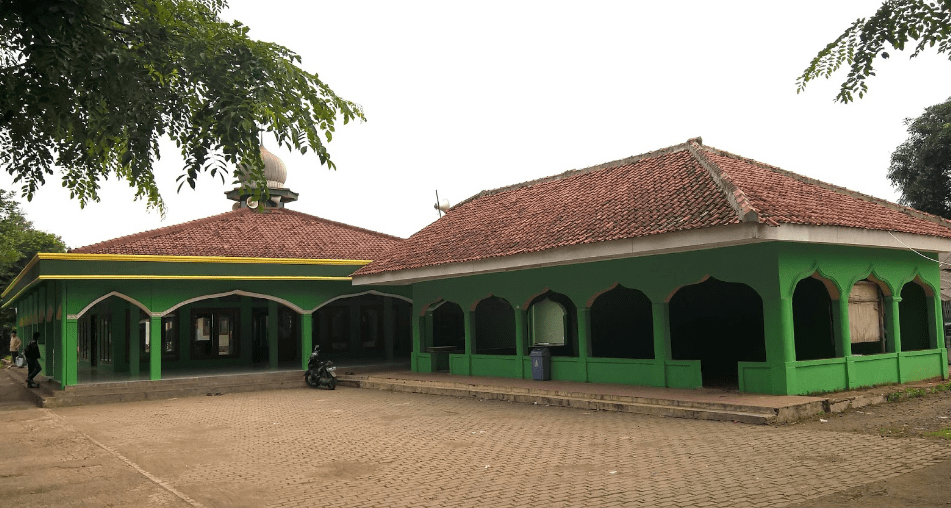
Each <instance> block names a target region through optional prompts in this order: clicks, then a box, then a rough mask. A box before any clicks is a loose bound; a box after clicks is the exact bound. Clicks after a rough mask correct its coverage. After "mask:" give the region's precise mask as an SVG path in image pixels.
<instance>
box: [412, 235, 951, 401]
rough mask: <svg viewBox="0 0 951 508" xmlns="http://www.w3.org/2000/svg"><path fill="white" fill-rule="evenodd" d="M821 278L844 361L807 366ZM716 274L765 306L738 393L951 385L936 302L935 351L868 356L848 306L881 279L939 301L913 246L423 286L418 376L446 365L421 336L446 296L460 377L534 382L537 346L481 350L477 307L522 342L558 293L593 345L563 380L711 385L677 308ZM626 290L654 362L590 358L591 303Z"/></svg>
mask: <svg viewBox="0 0 951 508" xmlns="http://www.w3.org/2000/svg"><path fill="white" fill-rule="evenodd" d="M817 272H818V273H819V274H820V275H821V276H823V277H825V278H826V280H827V281H828V283H829V284H831V286H832V287H833V288H834V291H835V292H836V294H834V295H832V299H831V307H832V312H831V314H832V315H833V320H834V322H833V323H832V325H833V328H835V330H834V333H835V340H836V348H835V349H836V351H837V357H836V358H831V359H819V360H808V361H797V360H796V340H795V324H794V322H795V320H794V315H793V295H794V292H795V289H796V285H797V283H798V282H799V281H800V280H802V279H803V278H805V277H809V276H811V275H812V274H813V273H817ZM708 276H709V277H713V278H716V279H718V280H720V281H725V282H734V283H742V284H746V285H748V286H749V287H750V288H752V289H753V290H754V291H755V292H756V294H757V295H758V296H759V298H760V299H761V301H762V307H763V309H762V314H763V320H764V325H763V326H764V330H763V335H764V344H763V348H764V349H765V358H766V359H765V361H762V362H749V361H740V362H739V363H738V364H737V377H738V379H739V388H740V389H741V390H743V391H749V392H760V393H775V394H786V393H788V394H802V393H810V392H817V391H831V390H838V389H846V388H854V387H859V386H868V385H873V384H880V383H886V382H897V381H908V380H912V379H924V378H929V377H937V376H941V377H945V378H946V377H947V368H946V358H947V351H946V350H944V346H943V341H936V330H941V329H942V327H941V313H940V308H939V302H938V301H937V299H936V298H934V297H932V296H929V300H928V318H927V319H928V322H927V323H926V324H925V326H926V327H927V328H928V330H929V333H930V334H931V337H930V341H931V342H930V349H928V350H925V351H915V352H892V353H887V354H881V355H872V356H863V357H858V356H853V355H852V353H851V347H850V342H849V338H848V333H849V332H848V316H847V314H848V306H847V299H845V300H844V302H840V301H839V300H838V299H839V294H845V295H848V292H849V291H850V290H851V287H852V285H853V284H855V282H857V281H859V280H862V279H865V278H867V277H872V278H874V279H876V280H878V281H880V283H881V285H882V286H883V288H884V292H885V293H886V294H887V295H894V294H896V291H898V292H899V293H900V291H901V288H902V286H903V285H904V284H905V283H907V282H910V281H912V280H917V281H918V282H919V283H921V284H923V285H924V286H926V287H927V288H929V289H928V290H929V291H931V292H932V294H933V292H934V288H937V287H939V282H938V281H939V275H938V267H937V264H936V263H935V262H934V261H933V260H929V259H924V258H922V257H920V256H918V255H917V254H915V253H913V252H908V251H903V250H892V249H874V248H860V247H843V246H826V245H813V244H792V243H778V242H768V243H760V244H753V245H746V246H737V247H726V248H718V249H708V250H701V251H693V252H684V253H674V254H666V255H659V256H648V257H640V258H630V259H621V260H611V261H600V262H594V263H579V264H574V265H566V266H557V267H549V268H538V269H528V270H520V271H511V272H504V273H493V274H482V275H473V276H467V277H457V278H452V279H446V280H436V281H426V282H419V283H415V284H413V301H414V308H413V311H414V315H415V316H417V319H416V320H415V321H414V351H416V353H415V354H414V357H413V368H414V369H415V370H417V371H420V372H429V371H432V370H433V369H434V368H435V366H436V365H437V364H438V363H439V362H437V361H436V360H435V355H433V354H430V353H427V352H425V351H426V348H427V347H429V346H431V343H429V341H430V340H431V334H427V333H421V332H420V330H423V331H424V332H425V329H426V327H427V326H428V325H427V322H426V317H425V316H426V309H427V307H428V306H429V305H430V304H433V303H435V302H439V301H441V300H447V301H451V302H454V303H457V304H459V305H460V306H461V307H462V308H463V310H464V311H465V314H466V321H467V326H466V331H467V338H466V344H467V349H466V354H452V355H449V362H448V363H449V369H450V372H452V373H456V374H462V375H486V376H502V377H521V378H530V377H531V369H530V363H529V359H528V357H527V354H528V350H527V346H526V345H525V344H527V341H524V340H523V341H520V342H519V347H518V350H517V351H516V354H514V355H503V356H497V355H476V354H472V349H471V342H472V338H471V335H472V333H473V326H472V324H471V323H472V322H473V321H474V317H473V316H474V309H475V306H476V305H477V304H478V303H479V302H480V301H481V300H482V299H484V298H486V297H488V296H490V295H491V296H496V297H499V298H503V299H505V300H507V301H508V302H509V303H511V304H512V306H513V308H514V309H515V312H516V323H517V324H516V334H517V335H518V336H520V337H521V336H524V334H525V330H524V328H525V327H524V322H525V318H526V315H525V312H526V309H525V307H526V305H527V304H528V303H529V302H530V301H531V300H532V299H533V298H534V297H536V296H538V295H540V294H542V293H544V292H546V291H554V292H557V293H560V294H563V295H566V296H567V297H568V298H570V299H571V301H572V302H573V303H574V305H575V306H576V308H577V309H578V310H577V313H578V319H577V322H578V337H579V343H580V344H582V345H583V347H581V351H579V353H580V354H579V355H578V357H576V358H575V357H559V356H557V355H556V356H553V359H552V367H551V373H552V379H561V380H572V381H588V382H603V383H622V384H644V385H652V386H669V387H680V388H691V387H698V386H700V385H701V383H702V370H701V369H702V365H701V362H700V361H697V360H673V359H672V357H671V348H672V346H671V336H670V319H671V316H670V313H669V309H668V302H669V300H670V298H671V297H672V295H674V294H675V292H676V291H677V290H678V289H679V288H680V287H682V286H686V285H691V284H696V283H698V282H700V281H702V280H704V279H705V278H706V277H708ZM916 278H917V279H916ZM616 284H620V285H621V286H624V287H626V288H631V289H636V290H638V291H640V292H642V293H643V294H644V295H645V296H646V297H647V298H648V299H649V300H650V302H651V306H652V313H651V314H652V320H653V323H652V324H653V336H654V337H653V340H654V358H653V359H643V360H633V359H619V358H592V357H589V354H588V353H589V344H588V339H589V336H590V329H591V325H590V319H591V318H590V314H591V313H590V310H589V309H590V305H591V304H592V302H594V301H595V299H596V297H597V296H598V295H599V294H601V293H603V292H605V291H607V290H609V289H611V288H612V287H613V286H615V285H616ZM892 301H893V300H889V303H888V304H887V305H886V307H887V308H886V316H885V319H886V322H887V323H888V328H889V330H891V331H892V332H891V333H892V334H893V335H895V337H894V339H896V340H897V339H898V337H897V336H898V335H899V334H898V332H897V331H894V330H897V329H898V328H899V327H898V326H896V325H895V315H896V314H898V312H897V311H896V312H892V311H891V309H892V308H897V303H898V301H900V299H899V300H894V304H892ZM843 313H844V314H845V316H844V317H843V315H842V314H843ZM675 319H676V317H675ZM898 319H900V317H899V318H898ZM801 335H802V334H801ZM896 343H897V342H896ZM675 345H676V344H675ZM943 362H944V363H943ZM519 367H521V368H519Z"/></svg>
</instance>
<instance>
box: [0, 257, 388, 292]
mask: <svg viewBox="0 0 951 508" xmlns="http://www.w3.org/2000/svg"><path fill="white" fill-rule="evenodd" d="M41 259H53V260H65V261H142V262H153V263H228V264H271V265H323V266H364V265H368V264H370V263H372V262H373V261H372V260H369V259H305V258H234V257H225V256H154V255H147V254H141V255H139V254H79V253H72V252H41V253H39V254H37V255H35V256H33V259H31V260H30V262H29V263H27V265H26V266H25V267H23V269H22V270H20V273H19V274H18V275H17V276H16V278H14V279H13V281H12V282H10V285H9V286H7V288H6V289H5V290H4V291H3V293H0V298H6V297H7V293H9V292H10V290H11V289H13V287H14V286H16V285H17V284H18V283H19V282H20V279H22V278H23V276H24V274H26V273H27V272H29V271H30V269H31V268H33V266H34V265H35V264H36V263H38V262H39V260H41ZM40 278H41V279H42V278H43V277H40ZM59 278H60V279H69V278H70V277H69V276H60V277H59ZM73 278H76V279H96V278H116V279H117V278H122V277H111V276H107V277H97V276H95V275H87V276H82V277H73ZM127 278H134V277H127ZM143 278H148V279H161V278H167V277H158V276H155V277H143ZM178 278H182V279H187V278H199V279H209V278H213V277H184V276H183V277H178ZM263 278H267V279H275V280H291V279H286V278H281V277H263ZM225 279H230V280H254V279H248V278H237V277H226V278H225ZM306 280H350V278H349V277H347V278H346V279H340V278H333V277H331V278H309V279H306ZM17 296H19V293H17Z"/></svg>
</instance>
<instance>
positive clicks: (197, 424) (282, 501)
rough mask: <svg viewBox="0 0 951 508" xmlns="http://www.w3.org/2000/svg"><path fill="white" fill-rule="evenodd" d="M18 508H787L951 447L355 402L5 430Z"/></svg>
mask: <svg viewBox="0 0 951 508" xmlns="http://www.w3.org/2000/svg"><path fill="white" fill-rule="evenodd" d="M0 432H2V434H3V435H4V436H20V441H21V442H22V444H21V445H20V446H19V447H18V448H17V449H14V448H13V447H11V446H2V447H0V499H3V500H4V503H6V502H7V501H10V502H11V503H10V504H9V506H50V505H56V506H109V505H113V506H143V505H152V506H206V507H212V506H249V507H250V506H254V507H257V506H280V507H285V506H315V505H325V504H326V505H330V506H344V507H350V506H353V507H364V506H367V507H369V506H381V507H383V506H386V507H390V506H414V507H415V506H446V507H457V506H493V507H507V506H513V507H514V506H545V507H559V506H700V507H702V506H740V507H742V506H750V507H753V506H785V505H789V504H793V503H797V502H800V501H803V500H806V499H810V498H815V497H818V496H822V495H826V494H830V493H834V492H839V491H842V490H845V489H848V488H851V487H856V486H859V485H863V484H867V483H870V482H873V481H878V480H882V479H884V478H889V477H894V476H897V475H900V474H904V473H907V472H910V471H914V470H917V469H920V468H923V467H925V466H928V465H930V464H934V463H937V462H939V461H942V460H947V459H949V458H951V446H949V445H947V444H946V443H945V442H942V441H935V440H919V439H886V438H879V437H874V436H868V435H862V434H854V433H845V432H819V431H814V430H805V429H803V430H800V429H797V427H796V426H795V425H793V426H785V427H759V426H750V425H741V424H733V423H718V422H704V421H693V420H680V419H670V418H656V417H646V416H639V415H631V414H617V413H609V412H589V411H583V410H577V409H566V408H557V407H545V406H540V405H523V404H512V403H505V402H501V403H500V402H495V401H479V400H478V399H457V398H451V397H439V396H429V395H414V394H398V393H389V392H381V391H375V390H360V389H348V388H339V389H338V390H336V391H332V392H331V391H323V390H320V391H317V390H310V389H299V390H282V391H271V392H256V393H244V394H227V395H222V396H209V397H194V398H185V399H175V400H167V401H155V402H136V403H126V404H111V405H101V406H85V407H78V408H62V409H53V410H48V409H42V410H41V409H27V410H19V411H7V412H0Z"/></svg>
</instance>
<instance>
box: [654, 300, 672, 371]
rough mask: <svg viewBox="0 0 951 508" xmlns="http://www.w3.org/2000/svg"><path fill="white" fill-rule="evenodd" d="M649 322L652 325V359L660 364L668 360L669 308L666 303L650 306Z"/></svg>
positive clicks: (669, 357)
mask: <svg viewBox="0 0 951 508" xmlns="http://www.w3.org/2000/svg"><path fill="white" fill-rule="evenodd" d="M651 318H652V319H651V321H652V322H653V325H654V358H655V359H656V360H658V361H660V362H663V361H664V360H670V359H671V358H672V356H671V353H670V306H669V305H668V304H667V302H662V303H653V304H651Z"/></svg>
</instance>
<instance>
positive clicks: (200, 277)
mask: <svg viewBox="0 0 951 508" xmlns="http://www.w3.org/2000/svg"><path fill="white" fill-rule="evenodd" d="M37 280H343V281H347V280H351V278H350V277H330V276H320V275H315V276H306V275H141V274H136V275H40V276H39V277H37Z"/></svg>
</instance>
